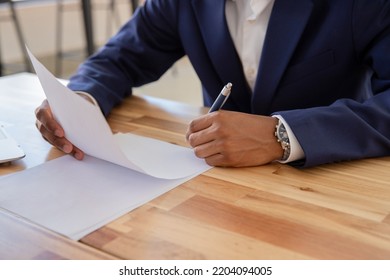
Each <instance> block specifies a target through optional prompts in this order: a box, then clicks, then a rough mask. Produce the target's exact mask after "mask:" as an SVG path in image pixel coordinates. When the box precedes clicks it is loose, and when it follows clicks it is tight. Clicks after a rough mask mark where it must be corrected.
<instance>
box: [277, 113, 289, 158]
mask: <svg viewBox="0 0 390 280" xmlns="http://www.w3.org/2000/svg"><path fill="white" fill-rule="evenodd" d="M275 136H276V138H277V141H278V142H279V143H280V145H281V146H282V149H283V157H282V158H281V159H280V161H285V160H287V159H288V157H289V156H290V152H291V147H290V139H289V138H288V134H287V130H286V128H285V126H284V124H283V122H282V121H281V120H280V119H278V123H277V125H276V129H275Z"/></svg>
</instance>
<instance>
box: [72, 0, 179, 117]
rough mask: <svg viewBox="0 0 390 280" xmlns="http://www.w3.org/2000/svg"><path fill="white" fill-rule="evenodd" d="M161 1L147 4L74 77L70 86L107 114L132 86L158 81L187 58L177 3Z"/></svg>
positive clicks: (129, 92) (128, 93)
mask: <svg viewBox="0 0 390 280" xmlns="http://www.w3.org/2000/svg"><path fill="white" fill-rule="evenodd" d="M159 2H160V1H147V2H146V4H145V5H146V7H145V8H142V9H139V10H138V11H137V12H136V13H135V14H134V15H133V16H132V19H130V20H129V21H128V22H127V23H126V24H125V25H124V26H123V27H122V28H121V29H120V31H119V32H118V33H117V34H116V35H115V36H113V37H112V38H111V39H110V40H109V41H108V42H107V43H106V44H105V45H104V46H103V47H102V48H101V49H100V50H98V51H97V53H96V54H94V55H93V56H92V57H90V58H89V59H87V60H86V61H85V62H84V63H83V64H81V65H80V67H79V69H78V71H77V73H76V74H75V75H74V76H72V77H71V78H70V82H69V84H68V87H69V88H70V89H72V90H74V91H84V92H88V93H89V94H91V95H92V96H93V97H94V98H95V99H96V100H97V102H98V103H99V105H100V108H101V109H102V111H103V113H104V114H105V115H107V114H108V113H109V112H110V111H111V109H112V108H113V107H114V106H115V105H117V104H119V103H120V101H121V100H122V99H123V98H125V97H126V96H128V95H130V94H131V89H132V87H138V86H141V85H143V84H146V83H150V82H153V81H155V80H157V79H158V78H159V77H161V75H162V74H163V73H164V72H165V71H166V70H167V69H169V68H170V67H171V66H172V64H173V63H174V62H175V61H177V60H178V59H179V58H180V57H182V56H183V55H184V51H183V49H182V46H181V44H180V40H179V37H178V34H177V32H176V20H177V16H176V7H175V6H174V4H175V1H166V2H165V3H164V5H159ZM171 2H172V3H173V4H171Z"/></svg>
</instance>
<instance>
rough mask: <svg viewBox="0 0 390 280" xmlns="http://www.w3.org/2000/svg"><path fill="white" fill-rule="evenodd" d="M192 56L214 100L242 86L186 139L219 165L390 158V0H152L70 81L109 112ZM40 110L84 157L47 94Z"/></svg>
mask: <svg viewBox="0 0 390 280" xmlns="http://www.w3.org/2000/svg"><path fill="white" fill-rule="evenodd" d="M184 55H187V56H188V58H189V59H190V61H191V63H192V65H193V67H194V69H195V71H196V73H197V75H198V76H199V78H200V80H201V82H202V87H203V98H204V104H205V105H206V106H210V105H211V104H212V103H213V101H214V100H215V99H216V97H217V95H218V93H219V92H220V90H221V88H222V87H223V85H225V84H226V83H227V82H231V83H232V84H233V91H232V94H231V96H230V97H229V99H228V100H227V102H226V103H225V105H224V107H223V109H224V110H221V111H218V112H214V113H210V114H207V115H204V116H202V117H200V118H198V119H195V120H193V121H192V122H191V124H190V125H189V128H188V132H187V135H186V137H187V140H188V142H189V144H190V145H191V146H192V147H193V149H194V152H195V154H196V155H197V156H198V157H201V158H204V159H205V160H206V162H207V163H209V164H210V165H214V166H255V165H262V164H266V163H269V162H272V161H274V160H279V161H281V162H283V163H292V164H296V165H300V166H313V165H318V164H323V163H328V162H336V161H343V160H352V159H359V158H367V157H379V156H387V155H390V126H389V124H390V1H389V0H343V1H340V0H296V1H290V0H251V1H249V0H149V1H146V3H145V5H144V6H143V7H141V8H139V9H138V10H137V12H136V13H135V14H134V16H133V17H132V18H131V20H130V21H129V22H127V23H126V24H125V25H124V26H123V27H122V28H121V30H120V31H119V32H118V33H117V34H116V35H115V36H114V37H113V38H111V39H110V40H109V42H108V43H107V44H106V45H105V46H104V47H103V48H101V49H100V50H99V51H98V52H97V53H96V54H95V55H93V56H92V57H90V58H89V59H87V60H86V61H85V62H84V63H83V64H82V65H81V66H80V67H79V69H78V71H77V73H76V74H75V75H74V76H73V77H72V78H71V80H70V83H69V85H68V87H69V88H70V89H72V90H74V91H77V92H80V94H84V95H87V94H88V95H89V96H90V97H91V98H92V99H93V100H94V101H95V102H96V104H98V106H100V108H101V110H102V111H103V113H104V114H109V112H110V110H111V109H112V108H113V107H114V106H115V105H116V104H118V103H120V102H121V101H122V99H123V98H125V97H127V96H129V95H130V94H131V88H132V87H137V86H141V85H143V84H145V83H148V82H151V81H155V80H157V79H158V78H159V77H160V76H161V75H162V74H163V73H164V72H165V71H166V70H167V69H169V67H170V66H171V65H172V64H173V63H174V62H175V61H177V60H178V59H180V58H181V57H183V56H184ZM183 94H186V93H185V92H183ZM36 115H37V127H38V129H39V130H40V132H41V133H42V135H43V137H44V138H45V139H46V140H47V141H49V142H50V143H52V144H53V145H55V146H57V147H58V148H60V149H61V150H63V151H64V152H66V153H70V154H73V155H74V156H75V157H76V158H78V159H82V157H83V152H82V151H80V150H79V149H78V148H77V147H75V146H73V145H72V143H70V142H69V141H68V140H67V139H66V138H64V131H63V129H62V128H61V127H60V126H59V125H58V124H57V123H56V122H55V121H54V119H53V117H52V115H51V111H50V107H49V105H48V103H47V102H46V101H44V102H43V103H42V105H41V106H40V107H39V108H37V110H36Z"/></svg>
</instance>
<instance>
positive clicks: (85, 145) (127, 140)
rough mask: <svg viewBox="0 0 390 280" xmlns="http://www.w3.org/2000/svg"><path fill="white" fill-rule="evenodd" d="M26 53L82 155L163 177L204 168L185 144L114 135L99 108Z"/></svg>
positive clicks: (133, 135)
mask: <svg viewBox="0 0 390 280" xmlns="http://www.w3.org/2000/svg"><path fill="white" fill-rule="evenodd" d="M29 55H30V59H31V61H32V64H33V66H34V69H35V71H36V73H37V75H38V78H39V80H40V82H41V85H42V88H43V90H44V92H45V94H46V97H47V99H48V101H49V104H50V107H51V109H52V112H53V114H54V117H55V118H56V120H57V121H58V122H59V123H60V124H61V126H62V127H63V128H64V130H65V132H66V138H67V139H68V140H69V141H70V142H72V143H73V144H74V145H76V147H78V148H80V149H81V150H82V151H84V152H85V153H86V154H88V155H90V156H93V157H96V158H99V159H103V160H107V161H109V162H112V163H115V164H118V165H121V166H124V167H127V168H130V169H133V170H136V171H138V172H141V173H145V174H148V175H150V176H153V177H158V178H163V179H177V178H183V177H187V176H190V175H192V174H195V173H197V172H198V171H199V169H203V168H204V167H205V165H206V163H205V162H204V160H202V159H199V158H197V157H196V156H195V155H194V153H193V151H192V150H191V149H188V148H185V147H180V146H177V145H173V144H170V143H167V142H162V141H158V140H155V139H151V138H146V137H141V136H137V135H135V134H122V135H117V136H116V137H115V138H114V136H113V134H112V132H111V129H110V127H109V126H108V124H107V121H106V119H105V118H104V116H103V114H102V112H101V111H100V108H99V107H97V106H95V105H93V104H92V103H90V102H88V101H87V100H85V99H84V98H82V97H81V96H80V95H78V94H76V93H74V92H73V91H71V90H70V89H68V88H67V87H65V86H64V85H63V84H61V83H60V82H59V81H58V80H57V79H56V78H55V77H54V76H53V75H52V74H51V73H50V72H49V71H48V70H47V69H46V68H45V67H44V66H43V65H42V64H41V63H40V62H39V61H38V60H37V59H36V58H35V57H34V56H33V54H31V52H29Z"/></svg>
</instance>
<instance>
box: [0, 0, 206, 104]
mask: <svg viewBox="0 0 390 280" xmlns="http://www.w3.org/2000/svg"><path fill="white" fill-rule="evenodd" d="M142 4H143V1H142V0H140V1H138V0H0V69H1V71H0V75H2V76H4V75H11V74H14V73H19V72H31V71H32V70H31V68H29V67H30V65H29V63H28V64H27V63H26V56H25V52H24V49H23V45H24V44H26V45H27V46H28V47H29V49H30V50H31V51H32V52H33V53H34V55H35V56H37V57H38V59H39V60H40V61H41V62H42V63H43V64H44V65H45V66H46V67H47V68H48V69H49V70H50V71H51V72H52V73H53V74H54V75H55V76H57V77H58V78H64V79H68V78H69V76H70V75H71V74H72V73H73V72H74V71H75V70H76V69H77V66H78V65H79V64H80V62H82V61H83V60H84V59H85V58H86V57H87V56H88V55H89V54H91V53H92V52H93V51H94V50H96V49H98V48H99V47H100V46H102V45H103V44H104V43H105V42H106V41H107V39H108V38H109V37H111V36H112V35H113V34H115V33H116V31H117V30H118V29H119V27H120V26H121V25H122V24H124V23H125V22H126V21H127V20H129V19H130V17H131V16H132V14H133V12H134V10H135V9H136V8H137V7H138V6H140V5H142ZM86 23H87V24H86ZM134 94H137V95H143V94H146V95H150V96H156V97H161V98H166V99H171V100H176V101H180V102H185V103H188V104H192V105H202V104H203V101H202V95H201V84H200V81H199V79H198V78H197V76H196V74H195V72H194V70H193V68H192V66H191V64H190V63H189V61H188V59H187V58H186V57H184V58H183V59H181V60H180V61H178V62H177V63H176V64H175V65H174V66H173V67H172V68H171V69H170V70H169V71H168V72H167V73H166V74H164V76H163V77H162V78H161V79H160V80H159V81H157V82H154V83H151V84H149V85H145V86H143V87H140V88H137V89H134Z"/></svg>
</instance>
